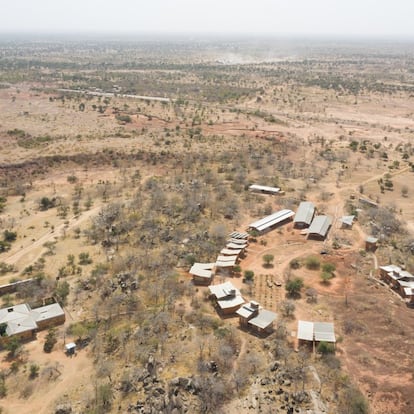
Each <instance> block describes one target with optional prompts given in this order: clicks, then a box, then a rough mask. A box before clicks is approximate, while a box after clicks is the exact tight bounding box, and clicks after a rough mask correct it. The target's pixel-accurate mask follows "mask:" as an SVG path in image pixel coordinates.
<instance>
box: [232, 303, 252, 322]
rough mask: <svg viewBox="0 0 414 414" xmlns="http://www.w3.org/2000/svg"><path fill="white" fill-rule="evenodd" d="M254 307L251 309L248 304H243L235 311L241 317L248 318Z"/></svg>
mask: <svg viewBox="0 0 414 414" xmlns="http://www.w3.org/2000/svg"><path fill="white" fill-rule="evenodd" d="M253 312H254V309H252V308H251V307H250V306H249V305H243V306H242V307H241V308H240V309H239V310H238V311H237V312H236V313H237V315H239V316H241V317H242V318H246V319H247V318H249V317H250V316H251V315H252V313H253Z"/></svg>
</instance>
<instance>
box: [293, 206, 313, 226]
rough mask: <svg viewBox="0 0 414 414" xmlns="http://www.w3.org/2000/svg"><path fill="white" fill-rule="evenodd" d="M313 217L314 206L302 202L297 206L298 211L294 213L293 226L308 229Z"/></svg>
mask: <svg viewBox="0 0 414 414" xmlns="http://www.w3.org/2000/svg"><path fill="white" fill-rule="evenodd" d="M314 215H315V205H314V204H313V203H312V202H310V201H302V202H301V203H300V204H299V207H298V211H297V212H296V215H295V218H294V219H293V222H294V223H295V226H298V227H299V226H300V227H309V226H310V224H311V223H312V219H313V216H314Z"/></svg>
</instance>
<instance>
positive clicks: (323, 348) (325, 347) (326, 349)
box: [317, 341, 335, 355]
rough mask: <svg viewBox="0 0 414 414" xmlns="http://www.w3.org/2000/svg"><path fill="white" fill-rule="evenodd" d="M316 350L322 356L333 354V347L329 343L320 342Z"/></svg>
mask: <svg viewBox="0 0 414 414" xmlns="http://www.w3.org/2000/svg"><path fill="white" fill-rule="evenodd" d="M317 350H318V352H319V353H320V354H322V355H327V354H333V353H334V352H335V345H334V344H331V343H329V342H324V341H321V342H319V344H318V348H317Z"/></svg>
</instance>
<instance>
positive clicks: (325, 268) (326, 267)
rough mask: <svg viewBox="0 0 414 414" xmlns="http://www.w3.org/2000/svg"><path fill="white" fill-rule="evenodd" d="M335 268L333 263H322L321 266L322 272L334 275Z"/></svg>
mask: <svg viewBox="0 0 414 414" xmlns="http://www.w3.org/2000/svg"><path fill="white" fill-rule="evenodd" d="M335 269H336V266H335V265H334V264H333V263H324V264H323V265H322V272H326V273H334V272H335Z"/></svg>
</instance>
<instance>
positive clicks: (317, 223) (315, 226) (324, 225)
mask: <svg viewBox="0 0 414 414" xmlns="http://www.w3.org/2000/svg"><path fill="white" fill-rule="evenodd" d="M331 225H332V218H331V217H330V216H316V217H315V218H314V219H313V221H312V224H311V225H310V227H309V232H308V234H317V235H319V236H321V237H325V236H326V235H327V234H328V231H329V228H330V227H331Z"/></svg>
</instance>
